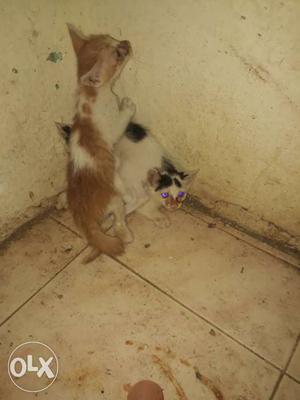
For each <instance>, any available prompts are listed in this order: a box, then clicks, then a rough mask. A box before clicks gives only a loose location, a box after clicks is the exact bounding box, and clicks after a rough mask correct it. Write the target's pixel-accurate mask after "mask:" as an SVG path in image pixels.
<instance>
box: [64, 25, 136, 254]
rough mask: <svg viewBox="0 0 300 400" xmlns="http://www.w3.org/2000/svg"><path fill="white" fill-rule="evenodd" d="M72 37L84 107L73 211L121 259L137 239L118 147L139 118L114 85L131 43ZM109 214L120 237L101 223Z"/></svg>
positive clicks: (97, 244) (74, 158)
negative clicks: (107, 231) (126, 244)
mask: <svg viewBox="0 0 300 400" xmlns="http://www.w3.org/2000/svg"><path fill="white" fill-rule="evenodd" d="M68 27H69V33H70V37H71V40H72V44H73V48H74V51H75V54H76V58H77V67H78V68H77V69H78V102H77V112H76V115H75V117H74V123H73V125H72V127H71V131H70V135H69V136H66V138H69V147H70V151H69V162H68V169H67V182H68V187H67V198H68V206H69V208H70V210H71V213H72V215H73V218H74V221H75V223H76V225H77V226H78V227H79V228H80V229H81V231H83V233H84V235H85V237H86V238H87V240H88V243H89V244H90V246H91V247H92V248H93V252H92V255H91V257H90V258H89V257H88V258H87V259H86V261H90V259H92V258H95V256H96V255H98V254H100V253H105V254H109V255H116V254H120V253H122V251H123V248H124V242H129V241H130V240H131V234H130V232H129V230H128V228H127V227H126V224H125V210H124V203H123V200H122V196H121V195H120V187H121V186H122V185H121V184H120V181H119V178H118V175H117V174H116V171H115V160H114V156H113V154H112V148H113V145H114V144H115V143H116V142H117V141H118V139H119V138H120V136H121V135H122V134H123V132H124V130H125V128H126V126H127V125H128V123H129V121H130V120H131V118H132V116H133V115H134V113H135V105H134V104H133V103H132V101H131V100H130V99H128V98H124V99H123V100H122V101H121V102H119V101H118V99H117V98H116V95H115V94H114V93H113V92H112V85H113V83H114V81H115V80H116V78H117V77H118V76H119V74H120V72H121V70H122V68H123V67H124V65H125V63H126V62H127V60H128V58H129V57H130V55H131V45H130V43H129V42H128V41H118V40H116V39H113V38H112V37H111V36H109V35H92V36H90V37H88V38H84V37H83V36H81V35H80V34H79V33H78V32H77V31H76V30H75V29H74V28H73V27H72V26H68ZM107 213H112V214H113V215H114V217H115V224H114V229H115V234H116V237H111V236H107V235H106V234H105V233H104V232H102V231H101V229H100V226H99V225H98V223H97V222H98V221H99V219H100V221H101V220H102V219H103V218H104V216H105V215H106V214H107Z"/></svg>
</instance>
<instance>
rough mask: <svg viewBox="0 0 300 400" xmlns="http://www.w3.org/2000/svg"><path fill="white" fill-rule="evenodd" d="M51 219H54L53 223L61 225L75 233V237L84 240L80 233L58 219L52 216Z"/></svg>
mask: <svg viewBox="0 0 300 400" xmlns="http://www.w3.org/2000/svg"><path fill="white" fill-rule="evenodd" d="M50 218H51V219H52V221H54V222H57V223H58V224H59V225H61V226H63V227H64V228H66V229H68V230H69V231H70V232H72V233H74V235H76V236H77V237H79V238H80V239H83V238H82V236H81V235H80V234H79V233H78V232H76V231H74V230H73V229H72V228H70V227H69V226H68V225H66V224H64V223H63V222H61V221H60V220H59V219H56V218H55V217H53V216H52V215H50Z"/></svg>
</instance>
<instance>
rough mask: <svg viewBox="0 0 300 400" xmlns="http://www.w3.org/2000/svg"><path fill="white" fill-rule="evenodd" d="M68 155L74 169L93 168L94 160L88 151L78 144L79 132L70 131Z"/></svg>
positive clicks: (94, 165)
mask: <svg viewBox="0 0 300 400" xmlns="http://www.w3.org/2000/svg"><path fill="white" fill-rule="evenodd" d="M70 156H71V160H72V161H73V165H74V168H75V170H76V169H82V168H91V169H93V168H95V167H96V161H95V159H94V158H93V157H92V156H91V155H90V153H89V152H88V151H87V150H86V149H85V148H84V147H82V146H81V145H80V144H79V132H78V131H75V132H73V133H72V136H71V140H70Z"/></svg>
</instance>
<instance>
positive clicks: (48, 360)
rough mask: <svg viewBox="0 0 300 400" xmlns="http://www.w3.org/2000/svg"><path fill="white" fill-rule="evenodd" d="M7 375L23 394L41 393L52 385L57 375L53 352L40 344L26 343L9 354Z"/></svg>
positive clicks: (56, 363)
mask: <svg viewBox="0 0 300 400" xmlns="http://www.w3.org/2000/svg"><path fill="white" fill-rule="evenodd" d="M8 374H9V376H10V379H11V380H12V382H13V383H14V384H15V386H17V387H18V388H19V389H21V390H23V391H25V392H41V391H42V390H45V389H47V388H48V387H49V386H51V385H52V384H53V382H54V381H55V379H56V377H57V374H58V360H57V357H56V355H55V353H54V351H53V350H52V349H51V348H50V347H49V346H47V345H46V344H44V343H41V342H26V343H23V344H21V345H19V346H18V347H16V348H15V350H14V351H13V352H12V353H11V355H10V357H9V360H8Z"/></svg>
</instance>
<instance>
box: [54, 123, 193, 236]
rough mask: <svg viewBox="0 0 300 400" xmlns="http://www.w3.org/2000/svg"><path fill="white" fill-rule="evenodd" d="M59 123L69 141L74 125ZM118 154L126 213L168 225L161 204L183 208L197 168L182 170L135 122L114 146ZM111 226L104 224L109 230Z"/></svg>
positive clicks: (59, 127) (63, 135)
mask: <svg viewBox="0 0 300 400" xmlns="http://www.w3.org/2000/svg"><path fill="white" fill-rule="evenodd" d="M56 125H57V128H58V130H59V133H60V134H61V136H62V137H63V138H64V140H65V142H66V143H67V144H68V142H69V140H70V136H71V128H70V126H69V125H63V124H60V123H56ZM114 155H115V158H116V160H117V170H118V174H119V177H120V179H121V181H122V184H123V188H124V190H123V199H124V201H125V210H126V215H127V214H130V213H131V212H133V211H135V210H138V212H140V213H141V214H143V215H145V216H146V217H147V218H149V219H151V220H153V221H154V222H155V224H156V225H158V226H160V227H163V226H167V225H168V224H169V219H168V217H167V216H166V215H165V214H163V213H161V212H160V208H161V206H163V207H164V208H166V209H168V210H172V211H173V210H176V209H178V208H179V207H181V205H182V203H183V201H184V199H185V198H186V195H187V192H188V190H189V188H190V186H191V184H192V181H193V179H194V178H195V176H196V173H197V171H193V172H189V173H186V172H182V171H181V172H180V171H178V170H177V169H176V168H175V166H174V165H173V163H172V162H171V161H170V160H169V159H168V158H167V156H166V154H165V151H164V149H163V147H162V146H161V145H160V144H159V143H158V142H157V141H156V140H155V139H154V137H153V136H152V135H151V134H150V133H149V131H148V130H147V129H146V128H144V127H143V126H142V125H140V124H137V123H134V122H130V123H129V124H128V126H127V128H126V131H125V132H124V135H123V136H122V137H121V139H120V140H119V141H118V142H117V143H116V145H115V146H114ZM62 196H63V194H61V198H60V203H61V202H62V201H63V199H62ZM60 203H59V204H60ZM108 225H109V223H106V224H105V225H104V226H105V228H106V229H107V228H108V227H109V226H108Z"/></svg>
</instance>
